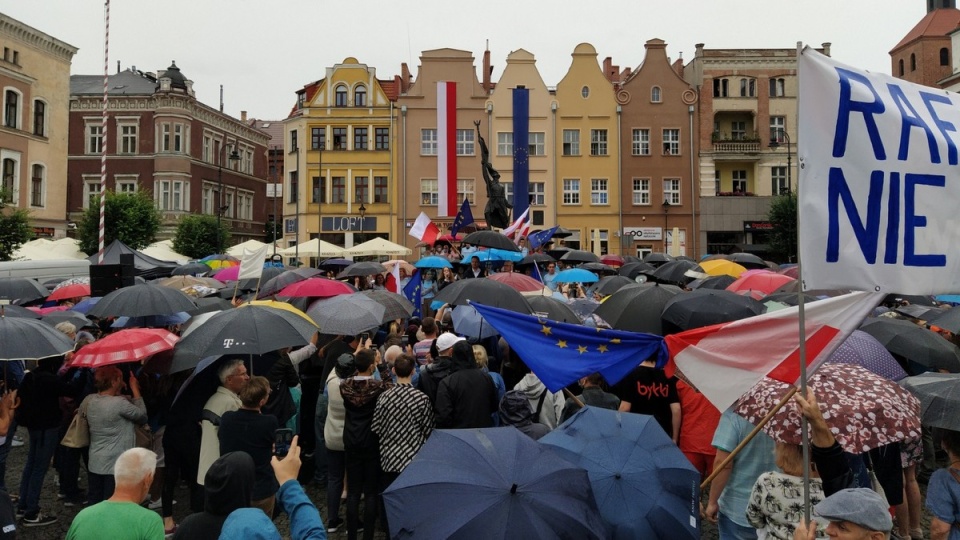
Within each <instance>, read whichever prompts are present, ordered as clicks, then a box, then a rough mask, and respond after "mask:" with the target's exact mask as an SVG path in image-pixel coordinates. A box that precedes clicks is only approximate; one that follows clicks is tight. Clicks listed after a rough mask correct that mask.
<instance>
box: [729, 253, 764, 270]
mask: <svg viewBox="0 0 960 540" xmlns="http://www.w3.org/2000/svg"><path fill="white" fill-rule="evenodd" d="M727 259H729V260H731V261H733V262H735V263H737V264H739V265H740V266H744V267H746V268H764V269H766V268H769V266H767V263H766V262H764V260H763V259H761V258H760V257H757V256H756V255H754V254H753V253H731V254H730V255H727Z"/></svg>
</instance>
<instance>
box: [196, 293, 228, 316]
mask: <svg viewBox="0 0 960 540" xmlns="http://www.w3.org/2000/svg"><path fill="white" fill-rule="evenodd" d="M194 302H196V303H197V307H195V308H193V309H188V310H187V314H188V315H191V316H193V315H199V314H201V313H209V312H211V311H223V310H225V309H231V308H233V307H234V306H233V304H232V303H230V301H229V300H227V299H225V298H220V297H219V296H207V297H204V298H197V299H196V300H194Z"/></svg>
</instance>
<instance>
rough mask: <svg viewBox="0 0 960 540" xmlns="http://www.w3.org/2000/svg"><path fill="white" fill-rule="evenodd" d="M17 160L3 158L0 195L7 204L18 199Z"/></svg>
mask: <svg viewBox="0 0 960 540" xmlns="http://www.w3.org/2000/svg"><path fill="white" fill-rule="evenodd" d="M16 193H17V161H16V160H15V159H13V158H4V159H3V168H2V178H0V197H3V201H4V202H5V203H7V204H12V203H14V201H16V200H17V198H16Z"/></svg>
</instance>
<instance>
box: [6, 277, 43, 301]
mask: <svg viewBox="0 0 960 540" xmlns="http://www.w3.org/2000/svg"><path fill="white" fill-rule="evenodd" d="M49 294H50V291H48V290H47V288H46V287H44V286H43V285H41V284H40V283H38V282H37V281H36V280H34V279H28V278H19V277H5V278H0V300H20V302H29V301H31V300H36V299H38V298H46V297H47V295H49Z"/></svg>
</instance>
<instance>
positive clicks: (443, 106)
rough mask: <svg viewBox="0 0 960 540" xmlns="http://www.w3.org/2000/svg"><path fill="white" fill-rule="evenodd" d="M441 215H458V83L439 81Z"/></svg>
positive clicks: (439, 213) (438, 161)
mask: <svg viewBox="0 0 960 540" xmlns="http://www.w3.org/2000/svg"><path fill="white" fill-rule="evenodd" d="M437 194H438V199H439V203H438V205H437V216H438V217H451V216H455V215H456V214H457V83H455V82H451V81H439V82H437Z"/></svg>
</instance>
